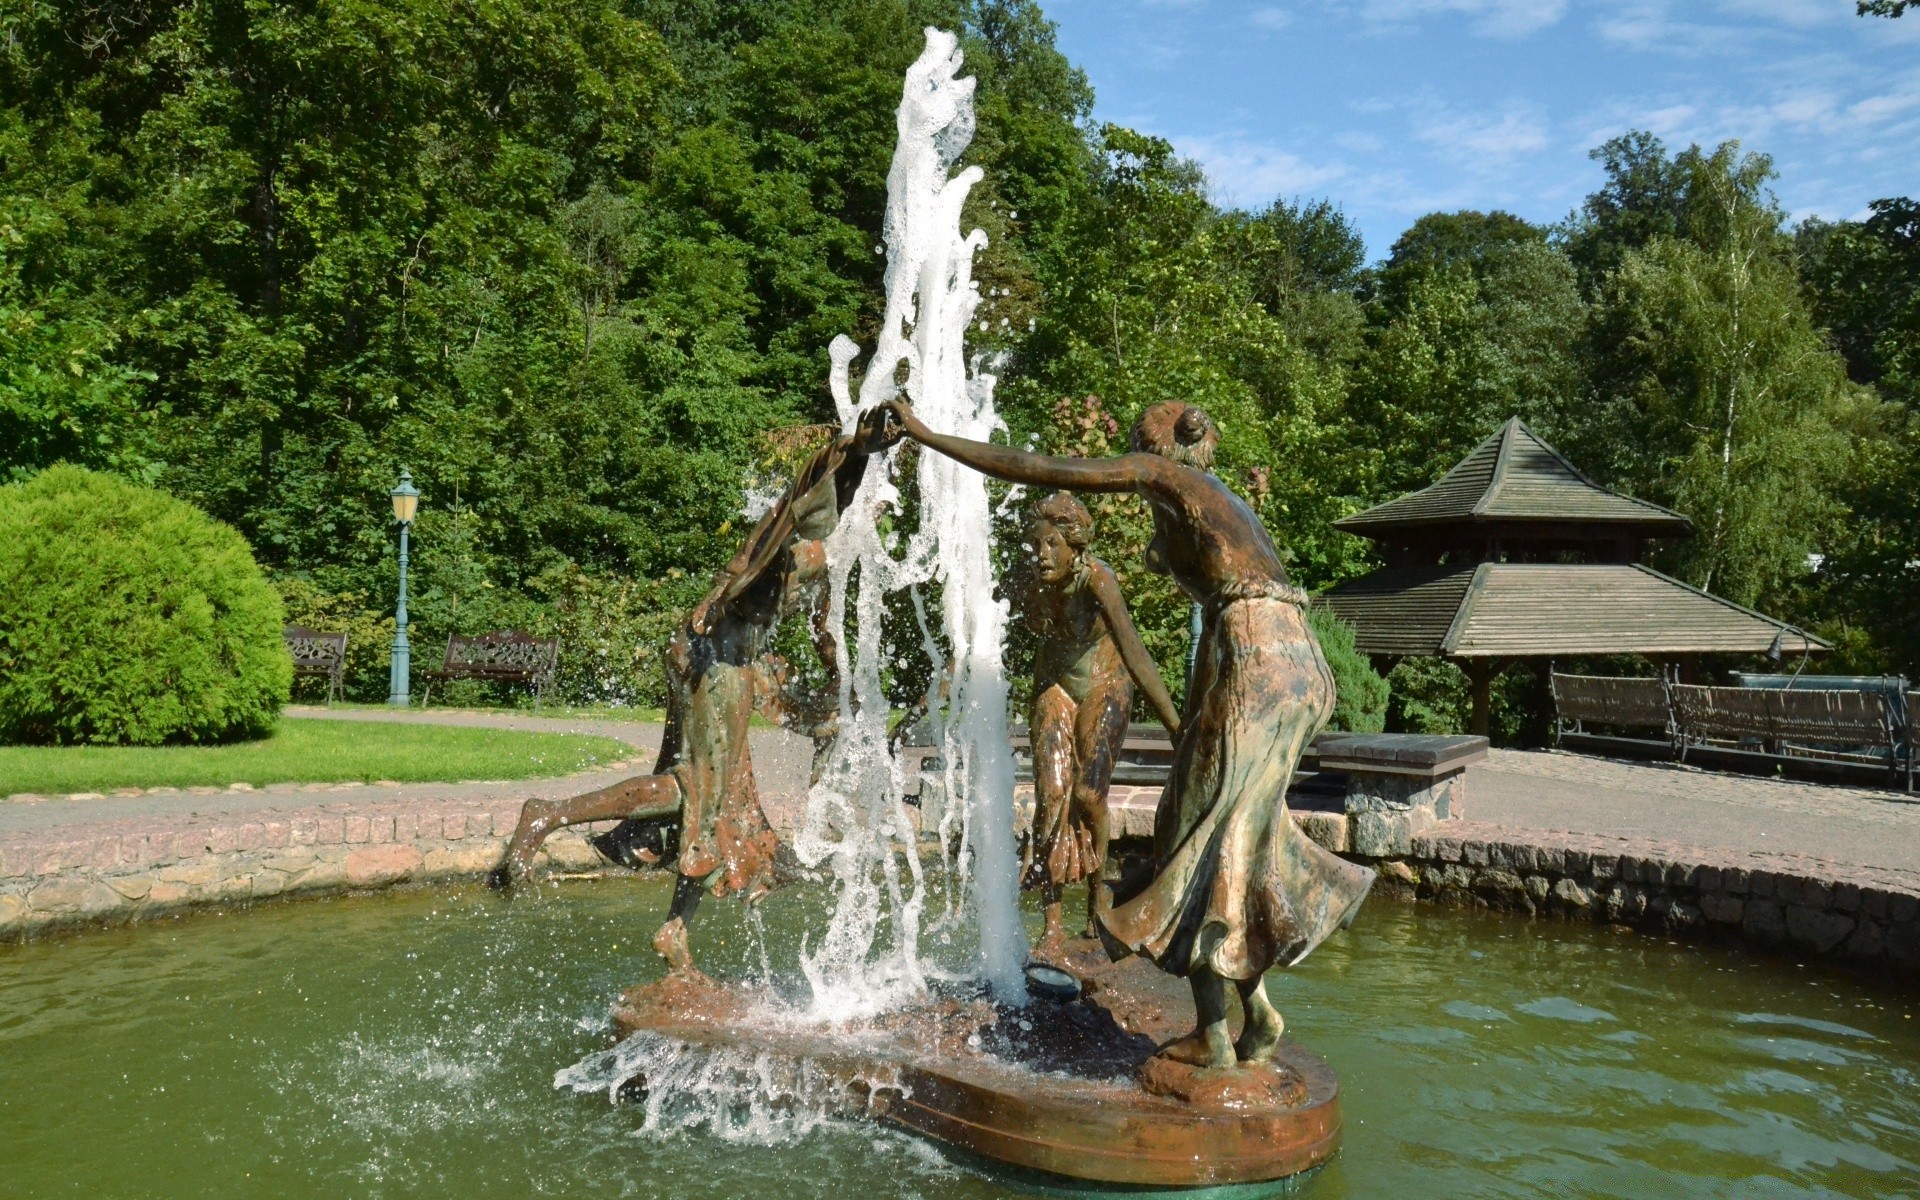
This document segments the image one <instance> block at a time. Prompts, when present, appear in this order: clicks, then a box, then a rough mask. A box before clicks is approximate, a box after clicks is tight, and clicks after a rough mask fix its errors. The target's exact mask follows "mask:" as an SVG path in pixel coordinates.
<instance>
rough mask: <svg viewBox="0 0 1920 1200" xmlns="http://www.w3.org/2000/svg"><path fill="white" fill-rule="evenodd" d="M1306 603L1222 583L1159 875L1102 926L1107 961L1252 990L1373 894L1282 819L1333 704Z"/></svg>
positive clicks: (1160, 825) (1183, 737) (1172, 790)
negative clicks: (1132, 959) (1213, 977)
mask: <svg viewBox="0 0 1920 1200" xmlns="http://www.w3.org/2000/svg"><path fill="white" fill-rule="evenodd" d="M1305 600H1306V597H1305V594H1304V593H1302V592H1301V591H1300V590H1299V589H1298V588H1295V587H1291V586H1289V585H1287V584H1282V583H1275V582H1271V581H1266V580H1260V581H1249V582H1245V583H1230V584H1228V585H1227V586H1226V587H1224V588H1222V589H1221V590H1220V591H1219V592H1218V593H1216V594H1215V595H1214V597H1213V598H1212V599H1211V600H1210V601H1209V602H1208V603H1207V605H1206V624H1205V632H1204V633H1203V635H1202V636H1201V639H1200V652H1199V660H1198V662H1197V664H1196V667H1195V671H1194V678H1193V683H1192V686H1191V688H1190V695H1189V697H1188V701H1187V711H1186V716H1185V721H1184V725H1183V727H1182V729H1181V733H1180V739H1179V743H1178V745H1177V746H1176V747H1175V749H1174V758H1173V769H1172V774H1171V776H1170V778H1169V780H1168V784H1167V790H1166V792H1165V793H1164V794H1163V795H1162V797H1161V799H1160V806H1159V809H1158V811H1157V812H1156V814H1155V821H1154V857H1155V860H1156V862H1157V864H1158V870H1157V872H1156V874H1155V876H1154V879H1153V881H1152V882H1151V883H1150V884H1148V885H1147V887H1146V889H1145V890H1144V891H1142V892H1140V893H1139V894H1137V895H1135V896H1133V897H1131V898H1130V899H1128V900H1127V901H1126V902H1125V903H1124V904H1117V905H1115V906H1114V907H1113V909H1112V910H1111V911H1109V912H1107V913H1105V914H1103V915H1102V916H1101V917H1100V926H1101V932H1102V937H1103V940H1104V941H1105V942H1106V943H1107V946H1108V949H1109V951H1110V952H1112V953H1113V954H1114V955H1115V957H1119V956H1121V955H1124V954H1126V953H1129V952H1131V953H1141V954H1146V955H1149V956H1150V957H1152V958H1153V960H1154V961H1155V962H1156V963H1158V964H1159V966H1160V967H1161V968H1162V969H1164V970H1166V971H1169V972H1172V973H1173V974H1175V975H1187V974H1190V973H1191V972H1192V971H1194V970H1195V969H1197V968H1203V967H1204V968H1207V969H1210V970H1212V971H1213V972H1215V973H1216V974H1218V975H1220V976H1222V977H1223V978H1227V979H1236V980H1251V979H1257V978H1259V977H1260V976H1261V975H1263V974H1264V973H1265V972H1266V971H1267V970H1268V968H1270V967H1271V966H1273V964H1274V963H1276V962H1278V963H1281V964H1283V965H1286V966H1291V965H1293V964H1294V963H1297V962H1299V961H1300V960H1301V959H1303V958H1305V957H1306V956H1307V954H1308V953H1310V952H1311V951H1312V950H1313V948H1314V947H1315V946H1317V945H1319V944H1320V943H1321V942H1322V941H1323V940H1325V939H1326V937H1327V936H1328V935H1329V934H1331V933H1332V932H1333V931H1334V930H1336V929H1338V928H1340V927H1341V926H1342V925H1344V924H1345V923H1346V922H1348V921H1349V920H1351V919H1352V917H1353V914H1354V913H1355V912H1356V911H1357V910H1358V909H1359V906H1360V902H1361V900H1363V899H1364V898H1365V897H1366V894H1367V890H1368V888H1370V887H1371V886H1372V884H1373V879H1374V873H1373V872H1372V871H1370V870H1368V869H1367V868H1365V867H1361V866H1356V865H1354V864H1352V863H1349V862H1347V861H1345V860H1344V859H1342V858H1340V857H1339V856H1338V855H1335V854H1333V853H1331V852H1329V851H1327V850H1325V849H1323V848H1321V847H1320V846H1318V845H1316V844H1315V843H1314V842H1312V841H1310V840H1309V839H1308V838H1307V837H1306V836H1305V835H1304V834H1302V833H1301V832H1300V830H1299V828H1298V827H1297V826H1295V825H1294V823H1293V818H1292V817H1291V815H1290V814H1289V813H1288V811H1287V786H1288V784H1289V783H1291V782H1292V779H1293V771H1294V767H1295V766H1296V765H1297V764H1298V763H1299V761H1300V753H1301V751H1302V750H1304V749H1305V748H1306V746H1307V743H1308V742H1309V741H1310V740H1311V739H1312V738H1313V735H1314V734H1315V733H1317V732H1318V731H1319V730H1320V728H1321V727H1322V726H1323V725H1325V724H1326V722H1327V718H1328V717H1329V716H1330V715H1332V712H1333V701H1334V685H1333V674H1332V672H1331V671H1330V670H1329V669H1328V667H1327V662H1326V658H1325V657H1324V656H1323V655H1322V654H1321V652H1320V644H1319V642H1318V641H1317V640H1316V639H1315V638H1314V636H1313V631H1312V630H1311V629H1310V628H1309V627H1308V626H1307V622H1306V614H1305V613H1304V611H1303V605H1304V604H1305Z"/></svg>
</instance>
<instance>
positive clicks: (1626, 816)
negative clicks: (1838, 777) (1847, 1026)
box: [1465, 750, 1920, 871]
mask: <svg viewBox="0 0 1920 1200" xmlns="http://www.w3.org/2000/svg"><path fill="white" fill-rule="evenodd" d="M1465 815H1466V818H1467V819H1468V820H1469V821H1472V822H1474V823H1475V824H1484V825H1496V826H1500V827H1502V828H1504V829H1508V830H1527V829H1534V830H1553V831H1563V832H1570V833H1583V834H1597V835H1601V836H1610V837H1620V838H1632V839H1652V840H1658V841H1663V842H1675V843H1681V844H1684V845H1692V846H1700V847H1705V848H1713V849H1721V850H1733V851H1738V852H1741V853H1749V854H1794V855H1800V856H1804V857H1808V858H1815V859H1820V860H1823V861H1827V862H1833V863H1841V864H1845V865H1849V866H1860V867H1876V868H1882V869H1890V870H1899V871H1920V795H1908V794H1907V793H1906V792H1897V791H1881V790H1874V789H1868V788H1850V787H1833V786H1826V785H1822V784H1813V783H1799V782H1794V781H1788V780H1777V779H1761V778H1754V777H1751V776H1744V775H1724V774H1716V773H1711V772H1706V771H1696V770H1693V769H1691V768H1687V767H1682V766H1679V765H1677V764H1663V763H1634V762H1619V761H1614V760H1611V759H1603V758H1592V757H1588V756H1585V755H1577V754H1562V753H1550V752H1546V751H1531V750H1495V751H1493V752H1492V753H1491V754H1489V755H1488V757H1487V761H1486V762H1485V763H1482V764H1479V765H1477V766H1475V767H1473V768H1472V769H1471V770H1470V771H1469V772H1468V775H1467V802H1466V814H1465Z"/></svg>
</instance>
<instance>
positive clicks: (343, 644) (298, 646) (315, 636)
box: [281, 625, 347, 704]
mask: <svg viewBox="0 0 1920 1200" xmlns="http://www.w3.org/2000/svg"><path fill="white" fill-rule="evenodd" d="M281 636H282V637H284V638H285V639H286V643H287V653H288V654H289V655H290V656H292V658H293V674H294V677H295V678H299V677H300V676H303V675H306V676H319V677H323V678H325V679H326V681H327V703H329V704H331V703H333V702H334V701H335V700H344V699H345V698H346V667H347V635H346V634H344V633H321V632H320V631H319V630H317V629H308V628H307V627H306V626H304V625H289V626H287V627H286V628H285V629H283V630H282V631H281Z"/></svg>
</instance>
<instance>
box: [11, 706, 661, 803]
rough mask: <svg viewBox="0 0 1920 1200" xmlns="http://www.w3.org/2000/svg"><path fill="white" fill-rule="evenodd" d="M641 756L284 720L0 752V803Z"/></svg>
mask: <svg viewBox="0 0 1920 1200" xmlns="http://www.w3.org/2000/svg"><path fill="white" fill-rule="evenodd" d="M640 754H641V751H639V750H636V749H634V748H633V747H632V746H629V745H627V744H626V743H625V742H619V741H615V740H614V739H612V738H604V737H590V736H587V735H584V734H576V733H521V732H518V731H514V730H505V729H465V728H459V727H456V726H450V725H401V724H386V723H381V722H373V721H313V720H283V721H281V722H280V724H279V725H278V726H276V727H275V729H274V731H273V733H272V735H271V736H269V737H265V738H262V739H260V740H259V741H255V742H240V743H237V744H235V745H231V746H0V796H5V795H9V794H11V793H14V792H38V793H41V794H47V793H53V792H110V791H112V790H114V789H115V788H132V787H138V788H151V787H201V786H208V785H211V786H215V787H225V786H226V785H228V784H230V783H250V784H253V785H254V786H255V787H265V786H266V785H267V784H270V783H372V782H374V781H375V780H380V779H392V780H396V781H398V782H401V783H428V782H443V781H454V780H461V779H537V778H541V777H543V776H550V775H565V774H567V773H568V772H571V771H578V770H581V769H582V768H585V767H591V766H594V765H596V764H598V763H605V762H615V761H620V760H624V759H632V758H634V757H635V756H638V755H640Z"/></svg>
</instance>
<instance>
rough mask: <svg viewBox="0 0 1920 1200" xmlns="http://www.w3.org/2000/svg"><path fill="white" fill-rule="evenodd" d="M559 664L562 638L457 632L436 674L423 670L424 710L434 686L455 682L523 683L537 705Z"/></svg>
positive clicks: (512, 632)
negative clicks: (437, 683) (475, 680)
mask: <svg viewBox="0 0 1920 1200" xmlns="http://www.w3.org/2000/svg"><path fill="white" fill-rule="evenodd" d="M559 661H560V639H559V638H557V637H555V638H540V637H534V636H533V635H532V634H530V633H521V632H520V631H519V630H515V629H503V630H496V631H495V632H493V633H483V634H480V635H478V636H476V637H468V636H466V635H465V634H459V633H456V634H454V635H453V636H452V637H449V638H448V639H447V653H446V657H445V658H444V659H442V660H441V663H440V669H439V670H437V671H422V672H421V675H422V676H424V677H425V678H426V680H427V687H426V691H425V692H424V693H423V694H422V695H421V697H420V707H421V708H425V707H426V706H427V702H428V700H429V699H430V698H431V697H432V696H433V685H434V683H436V682H440V683H445V682H449V681H451V680H455V679H477V680H481V681H483V682H488V683H524V684H527V685H529V686H530V687H532V688H533V700H534V703H535V704H536V705H537V704H539V702H540V700H541V699H542V698H543V697H544V696H545V695H546V693H547V688H548V687H550V686H551V685H552V683H553V672H554V668H555V667H556V666H557V665H558V664H559Z"/></svg>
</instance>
